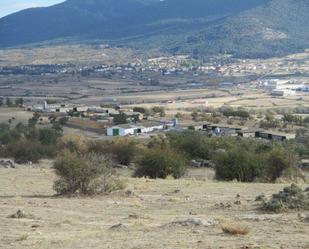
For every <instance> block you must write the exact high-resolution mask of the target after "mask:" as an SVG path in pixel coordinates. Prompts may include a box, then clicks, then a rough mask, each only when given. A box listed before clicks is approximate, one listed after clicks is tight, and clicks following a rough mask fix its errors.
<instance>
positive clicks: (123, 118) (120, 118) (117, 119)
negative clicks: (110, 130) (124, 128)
mask: <svg viewBox="0 0 309 249" xmlns="http://www.w3.org/2000/svg"><path fill="white" fill-rule="evenodd" d="M113 117H114V124H115V125H119V124H126V123H127V122H128V121H127V118H128V117H127V115H126V114H125V113H120V114H118V115H114V116H113Z"/></svg>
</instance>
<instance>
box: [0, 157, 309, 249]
mask: <svg viewBox="0 0 309 249" xmlns="http://www.w3.org/2000/svg"><path fill="white" fill-rule="evenodd" d="M49 165H50V163H49V162H44V163H43V164H42V165H41V167H40V168H26V167H21V168H19V169H17V170H13V169H10V170H8V169H0V184H1V189H0V214H1V215H0V224H1V226H0V234H1V243H0V248H1V249H2V248H3V249H13V248H14V249H21V248H23V249H25V248H29V249H30V248H31V249H36V248H37V249H45V248H46V249H47V248H48V249H53V248H58V249H59V248H66V249H71V248H72V249H73V248H74V249H79V248H119V249H122V248H126V249H133V248H134V249H137V248H139V249H142V248H145V249H149V248H151V249H159V248H160V249H162V248H169V249H171V248H175V249H176V248H177V249H180V248H183V249H185V248H186V249H187V248H245V247H246V246H247V247H246V248H280V247H281V248H295V249H296V248H308V247H306V246H308V245H309V238H308V236H307V234H308V232H309V228H308V225H307V224H305V223H302V222H301V221H299V220H298V219H297V215H296V214H295V213H290V214H262V213H258V212H257V211H255V208H256V206H255V202H254V198H255V196H257V195H259V194H261V193H265V194H266V195H267V196H269V195H271V194H272V193H274V192H278V191H279V190H280V189H282V187H283V185H280V184H240V183H216V182H212V181H209V180H207V181H197V180H192V179H191V180H179V181H175V180H146V179H132V178H128V177H125V176H124V179H125V180H126V181H127V184H128V189H130V190H133V192H134V195H133V196H130V197H128V196H125V195H124V194H123V193H114V194H112V195H110V196H102V197H95V198H73V199H66V198H53V197H52V195H53V194H54V192H53V191H52V179H53V178H54V177H53V172H52V170H51V169H50V168H49V167H50V166H49ZM175 190H180V192H177V193H176V192H175ZM237 194H239V195H240V196H241V197H240V198H239V199H237V198H236V195H237ZM236 200H240V201H241V205H236V204H233V203H234V202H235V201H236ZM228 202H230V203H232V207H231V208H220V207H219V208H218V207H216V206H215V204H220V203H223V204H226V203H228ZM19 208H21V209H23V210H24V211H25V212H26V213H27V214H30V215H33V217H30V218H28V219H19V220H15V219H9V218H7V216H8V215H10V214H12V213H14V212H15V211H16V210H17V209H19ZM190 212H191V215H190ZM187 218H200V219H203V220H205V221H207V220H213V219H215V220H217V219H222V218H223V219H225V218H228V219H234V220H241V221H243V222H246V223H248V225H249V227H250V228H251V232H250V234H249V235H247V236H245V237H243V236H228V235H224V234H223V233H222V231H221V229H220V228H219V226H209V227H199V226H197V227H193V226H188V227H182V226H175V225H168V226H165V225H166V224H169V223H170V222H173V221H175V220H181V219H187ZM118 223H122V224H124V225H126V228H119V229H114V230H111V229H110V227H111V226H112V225H115V224H118ZM33 225H38V227H36V228H33V227H32V226H33Z"/></svg>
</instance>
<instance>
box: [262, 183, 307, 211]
mask: <svg viewBox="0 0 309 249" xmlns="http://www.w3.org/2000/svg"><path fill="white" fill-rule="evenodd" d="M289 209H292V210H309V193H308V192H306V191H304V190H302V189H301V188H299V187H298V186H297V185H295V184H292V185H291V186H289V187H285V188H284V189H283V190H282V191H280V192H279V193H278V194H274V195H273V196H272V198H271V199H270V200H269V201H265V202H263V206H262V210H265V211H270V212H282V211H287V210H289Z"/></svg>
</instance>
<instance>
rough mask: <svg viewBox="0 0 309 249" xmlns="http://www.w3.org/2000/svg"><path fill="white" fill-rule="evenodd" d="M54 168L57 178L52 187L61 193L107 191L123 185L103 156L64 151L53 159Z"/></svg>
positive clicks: (108, 161)
mask: <svg viewBox="0 0 309 249" xmlns="http://www.w3.org/2000/svg"><path fill="white" fill-rule="evenodd" d="M54 169H55V172H56V175H57V176H58V178H59V179H58V180H56V181H55V182H54V189H55V190H56V192H57V193H58V194H61V195H63V194H69V195H72V194H96V193H109V192H112V191H114V190H118V189H120V188H123V187H124V185H123V184H122V182H121V181H120V180H119V179H118V178H117V177H116V176H115V173H114V170H113V168H112V164H111V163H110V160H109V159H108V158H106V157H104V156H99V155H96V154H90V155H78V154H76V153H72V152H68V151H66V152H64V153H63V154H62V155H61V156H60V157H59V158H58V159H57V160H56V161H55V163H54Z"/></svg>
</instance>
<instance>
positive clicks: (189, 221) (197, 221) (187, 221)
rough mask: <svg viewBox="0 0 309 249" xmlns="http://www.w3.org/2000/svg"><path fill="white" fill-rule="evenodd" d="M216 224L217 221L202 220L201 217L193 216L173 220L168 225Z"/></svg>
mask: <svg viewBox="0 0 309 249" xmlns="http://www.w3.org/2000/svg"><path fill="white" fill-rule="evenodd" d="M217 224H218V222H217V221H215V220H213V219H211V220H202V219H195V218H189V219H185V220H178V221H173V222H171V223H170V225H179V226H214V225H217Z"/></svg>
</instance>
